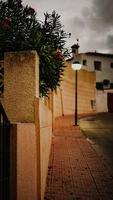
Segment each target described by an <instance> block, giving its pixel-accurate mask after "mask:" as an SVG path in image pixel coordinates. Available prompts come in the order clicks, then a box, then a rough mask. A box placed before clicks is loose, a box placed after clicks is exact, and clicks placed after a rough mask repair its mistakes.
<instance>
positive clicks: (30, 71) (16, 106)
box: [3, 51, 39, 122]
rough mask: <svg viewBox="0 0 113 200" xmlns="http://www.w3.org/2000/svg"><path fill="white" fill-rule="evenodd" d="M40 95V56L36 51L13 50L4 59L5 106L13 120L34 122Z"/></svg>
mask: <svg viewBox="0 0 113 200" xmlns="http://www.w3.org/2000/svg"><path fill="white" fill-rule="evenodd" d="M34 96H36V97H39V58H38V56H37V53H36V52H35V51H23V52H11V53H6V54H5V59H4V100H3V103H4V107H5V110H6V112H7V113H8V116H9V119H10V120H11V122H34V109H33V102H34Z"/></svg>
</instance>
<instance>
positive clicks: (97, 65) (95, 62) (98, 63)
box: [94, 61, 101, 71]
mask: <svg viewBox="0 0 113 200" xmlns="http://www.w3.org/2000/svg"><path fill="white" fill-rule="evenodd" d="M94 68H95V70H99V71H101V62H100V61H94Z"/></svg>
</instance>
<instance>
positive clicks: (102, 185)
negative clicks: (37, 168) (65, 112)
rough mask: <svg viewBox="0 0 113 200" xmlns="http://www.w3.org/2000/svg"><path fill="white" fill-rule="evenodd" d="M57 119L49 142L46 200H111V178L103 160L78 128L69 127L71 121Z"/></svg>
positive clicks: (112, 180) (112, 197)
mask: <svg viewBox="0 0 113 200" xmlns="http://www.w3.org/2000/svg"><path fill="white" fill-rule="evenodd" d="M58 120H59V123H58V121H57V122H56V129H55V131H54V133H53V139H52V149H51V155H50V162H49V167H48V176H47V185H46V192H45V200H113V177H112V176H111V174H110V172H109V170H108V169H107V167H106V166H105V164H104V162H103V160H101V158H100V157H99V156H98V155H97V154H96V152H95V150H94V149H93V148H92V146H91V145H90V144H89V142H88V141H87V140H86V139H85V137H84V136H83V135H82V133H81V131H80V129H79V127H74V126H72V118H69V117H67V118H61V119H58ZM58 124H59V126H58ZM64 124H65V126H64Z"/></svg>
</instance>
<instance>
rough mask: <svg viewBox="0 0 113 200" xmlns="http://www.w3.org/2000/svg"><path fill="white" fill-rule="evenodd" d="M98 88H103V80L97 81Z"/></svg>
mask: <svg viewBox="0 0 113 200" xmlns="http://www.w3.org/2000/svg"><path fill="white" fill-rule="evenodd" d="M96 89H97V90H103V83H102V82H96Z"/></svg>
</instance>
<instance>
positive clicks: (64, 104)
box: [54, 63, 96, 117]
mask: <svg viewBox="0 0 113 200" xmlns="http://www.w3.org/2000/svg"><path fill="white" fill-rule="evenodd" d="M95 92H96V91H95V72H88V71H85V70H80V71H78V92H77V96H78V113H91V112H93V111H94V109H93V108H92V106H91V100H95V98H96V97H95ZM74 109H75V72H74V71H73V70H72V68H71V63H70V64H67V67H66V69H65V73H64V77H63V81H62V83H61V89H60V88H59V89H58V90H57V93H56V94H54V117H57V116H61V115H63V114H64V115H72V114H74Z"/></svg>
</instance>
